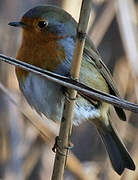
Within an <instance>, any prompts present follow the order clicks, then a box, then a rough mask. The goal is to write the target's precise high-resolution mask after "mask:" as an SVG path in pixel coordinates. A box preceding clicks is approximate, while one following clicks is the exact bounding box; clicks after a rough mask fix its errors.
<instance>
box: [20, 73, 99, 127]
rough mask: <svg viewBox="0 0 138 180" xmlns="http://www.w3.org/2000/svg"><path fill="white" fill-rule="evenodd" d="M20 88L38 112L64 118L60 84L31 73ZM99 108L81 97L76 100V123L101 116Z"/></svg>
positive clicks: (59, 118) (47, 115)
mask: <svg viewBox="0 0 138 180" xmlns="http://www.w3.org/2000/svg"><path fill="white" fill-rule="evenodd" d="M20 88H21V90H22V92H23V94H24V96H25V97H26V99H27V101H28V103H29V104H30V105H31V106H32V107H34V108H35V110H36V111H37V112H38V113H43V114H44V115H45V116H46V117H47V118H49V119H52V120H54V121H59V120H61V118H62V113H63V105H64V98H65V96H64V93H63V89H62V87H61V86H60V85H58V84H55V83H53V82H51V81H49V80H47V79H45V78H42V77H40V76H38V75H35V74H32V73H30V74H29V76H28V77H27V79H26V82H25V84H23V83H21V82H20ZM99 115H100V112H99V110H98V109H95V107H94V106H93V105H92V104H91V103H89V102H88V101H87V100H85V99H84V98H82V97H79V98H78V99H77V100H76V104H75V109H74V124H75V125H78V124H80V123H81V122H83V121H86V120H88V119H90V118H91V119H93V118H95V117H99Z"/></svg>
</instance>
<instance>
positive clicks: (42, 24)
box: [38, 21, 48, 29]
mask: <svg viewBox="0 0 138 180" xmlns="http://www.w3.org/2000/svg"><path fill="white" fill-rule="evenodd" d="M47 26H48V21H39V22H38V27H39V28H41V29H42V28H44V27H47Z"/></svg>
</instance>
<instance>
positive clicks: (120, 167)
mask: <svg viewBox="0 0 138 180" xmlns="http://www.w3.org/2000/svg"><path fill="white" fill-rule="evenodd" d="M39 22H41V23H42V25H43V22H44V23H46V26H44V28H43V27H39V26H38V24H39ZM11 25H13V26H17V25H18V26H22V28H23V30H22V44H21V47H20V49H19V51H18V54H17V58H18V59H20V60H22V61H25V62H27V63H30V64H33V65H35V66H38V67H41V68H44V69H47V70H49V71H52V72H55V73H58V74H61V75H64V76H68V75H69V72H70V67H71V61H72V56H73V51H74V44H75V36H76V27H77V23H76V22H75V20H74V19H73V18H72V17H71V16H70V15H69V14H68V13H67V12H65V11H64V10H62V9H60V8H57V7H53V6H38V7H35V8H33V9H31V10H29V11H28V12H27V13H25V15H24V16H23V17H22V19H21V22H18V23H11ZM16 74H17V78H18V81H19V85H20V88H21V90H22V92H23V94H24V96H25V97H26V99H27V101H28V103H29V104H30V105H31V106H32V107H34V108H35V109H36V111H37V112H38V113H43V114H44V115H45V116H46V117H47V118H50V119H52V120H54V121H57V120H58V121H59V120H61V117H62V112H63V104H64V99H65V92H64V91H65V89H64V90H63V87H61V86H60V85H58V84H56V83H53V82H50V81H49V80H47V79H44V78H42V77H41V76H38V75H35V74H33V73H30V72H26V71H25V70H22V69H19V68H18V67H17V68H16ZM79 80H80V81H81V82H83V83H85V84H86V85H88V86H90V87H93V88H96V89H98V90H101V91H103V92H106V93H110V94H113V95H116V96H119V92H118V90H117V88H116V85H115V83H114V81H113V79H112V76H111V74H110V72H109V70H108V69H107V67H106V66H105V65H104V63H103V62H102V60H101V58H100V56H99V53H98V51H97V50H96V49H95V47H94V45H93V43H92V42H91V40H90V39H89V38H87V39H86V43H85V49H84V53H83V59H82V66H81V71H80V79H79ZM109 110H110V105H109V104H107V103H105V102H96V101H94V100H92V99H90V98H89V97H84V96H82V95H81V94H79V95H78V97H77V100H76V104H75V110H74V121H73V122H74V124H76V125H78V124H80V123H82V122H83V121H86V120H89V121H90V122H92V123H93V124H94V125H95V126H96V128H97V130H98V132H99V134H100V136H101V138H102V139H103V142H104V144H105V146H106V148H107V151H108V153H109V157H110V160H111V163H112V165H113V168H114V170H115V171H116V172H117V173H118V174H122V172H123V171H124V169H125V168H128V169H131V170H134V169H135V165H134V162H133V160H132V159H131V157H130V155H129V153H128V151H127V150H126V147H125V145H124V144H123V143H122V141H121V140H120V138H119V137H118V135H117V132H116V130H115V128H114V127H113V125H112V123H111V122H110V120H109ZM115 110H116V112H117V114H118V116H119V117H120V118H121V119H123V120H125V119H126V117H125V113H124V111H123V110H122V109H121V108H115Z"/></svg>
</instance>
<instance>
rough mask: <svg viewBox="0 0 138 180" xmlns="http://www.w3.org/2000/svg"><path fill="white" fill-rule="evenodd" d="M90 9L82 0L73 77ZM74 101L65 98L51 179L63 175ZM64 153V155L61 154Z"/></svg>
mask: <svg viewBox="0 0 138 180" xmlns="http://www.w3.org/2000/svg"><path fill="white" fill-rule="evenodd" d="M90 10H91V0H83V1H82V6H81V12H80V19H79V24H78V29H77V30H78V31H77V39H76V44H75V49H74V56H73V60H72V68H71V76H72V78H74V79H77V80H78V79H79V72H80V67H81V59H82V54H83V49H84V45H85V37H86V30H87V25H88V20H89V16H90ZM68 91H69V99H75V98H76V95H77V91H75V90H73V89H70V90H68ZM74 105H75V101H74V100H70V101H69V100H67V99H66V100H65V105H64V112H63V117H62V121H61V125H60V132H59V144H58V145H59V147H60V151H61V152H62V154H61V153H60V152H59V151H58V150H57V152H56V157H55V163H54V169H53V175H52V180H62V179H63V176H64V168H65V162H66V158H67V157H66V155H67V153H68V149H67V148H68V146H69V142H70V136H71V129H72V119H73V110H74ZM63 154H64V155H63Z"/></svg>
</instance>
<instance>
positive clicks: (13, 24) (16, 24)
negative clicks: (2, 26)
mask: <svg viewBox="0 0 138 180" xmlns="http://www.w3.org/2000/svg"><path fill="white" fill-rule="evenodd" d="M8 25H10V26H14V27H25V26H26V24H25V23H23V22H20V21H19V22H10V23H8Z"/></svg>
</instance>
